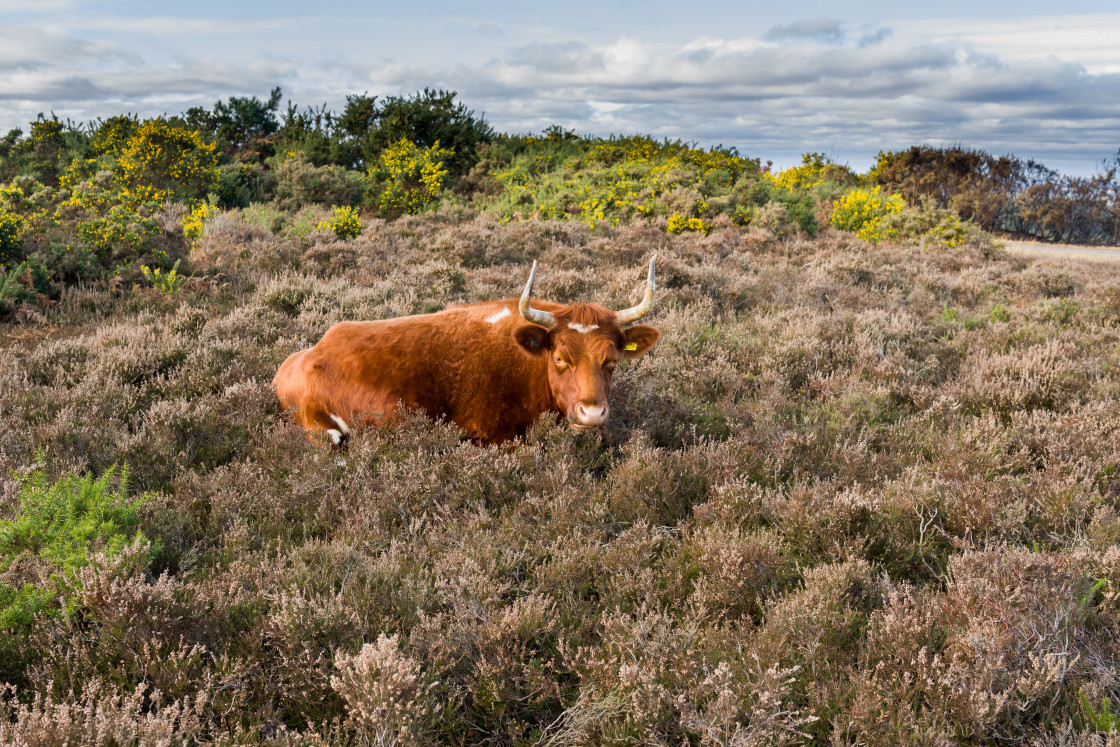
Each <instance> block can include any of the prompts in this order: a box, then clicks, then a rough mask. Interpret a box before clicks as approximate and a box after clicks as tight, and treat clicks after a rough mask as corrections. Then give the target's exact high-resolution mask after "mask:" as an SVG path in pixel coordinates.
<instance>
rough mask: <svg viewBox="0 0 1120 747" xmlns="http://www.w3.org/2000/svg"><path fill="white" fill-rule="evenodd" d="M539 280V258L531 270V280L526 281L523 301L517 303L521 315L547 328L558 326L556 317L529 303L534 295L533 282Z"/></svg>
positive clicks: (522, 296) (534, 261) (522, 295)
mask: <svg viewBox="0 0 1120 747" xmlns="http://www.w3.org/2000/svg"><path fill="white" fill-rule="evenodd" d="M536 280H537V260H535V259H534V260H533V269H532V270H530V271H529V282H528V283H525V291H524V292H523V293H522V294H521V303H519V304H518V305H517V307H518V308H519V309H521V316H523V317H525V321H527V322H532V323H533V324H539V325H540V326H542V327H544V328H545V329H549V328H551V327H555V326H556V317H554V316H553V315H552V314H549V313H548V312H547V311H541V310H540V309H534V308H533V307H532V306H530V305H529V297H530V296H532V295H533V283H535V282H536Z"/></svg>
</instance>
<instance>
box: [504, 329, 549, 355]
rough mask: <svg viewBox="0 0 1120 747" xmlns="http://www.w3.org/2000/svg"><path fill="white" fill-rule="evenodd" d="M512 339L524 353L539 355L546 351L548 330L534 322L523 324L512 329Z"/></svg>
mask: <svg viewBox="0 0 1120 747" xmlns="http://www.w3.org/2000/svg"><path fill="white" fill-rule="evenodd" d="M512 334H513V339H514V341H516V342H517V344H518V346H519V347H520V348H521V350H522V351H523V352H524V353H525V354H526V355H532V356H534V357H535V356H540V355H544V354H545V353H547V352H548V330H546V329H544V328H543V327H538V326H537V325H535V324H523V325H521V326H520V327H518V328H517V329H515V330H513V333H512Z"/></svg>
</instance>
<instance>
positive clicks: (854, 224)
mask: <svg viewBox="0 0 1120 747" xmlns="http://www.w3.org/2000/svg"><path fill="white" fill-rule="evenodd" d="M903 205H904V203H903V200H902V197H901V196H899V195H891V196H890V197H884V196H883V194H882V189H881V187H878V186H875V187H872V188H870V189H854V190H852V191H850V192H848V193H847V194H845V195H844V196H843V197H841V198H840V199H839V200H837V202H836V206H835V207H834V208H833V211H832V225H833V226H835V227H837V228H839V229H841V230H843V231H848V232H850V233H854V234H855V235H857V236H859V237H860V238H861V239H863V240H864V241H870V242H871V243H873V244H874V243H878V242H880V241H883V240H885V239H891V238H894V235H893V233H892V232H891V231H890V230H889V229H888V227H887V225H886V224H885V223H884V221H883V219H884V218H886V217H887V216H888V215H893V214H896V213H899V212H902V207H903Z"/></svg>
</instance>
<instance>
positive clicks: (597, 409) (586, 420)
mask: <svg viewBox="0 0 1120 747" xmlns="http://www.w3.org/2000/svg"><path fill="white" fill-rule="evenodd" d="M609 411H610V408H609V407H607V405H605V404H604V405H593V404H588V403H585V402H580V403H579V404H577V405H576V420H577V421H579V424H580V425H602V424H603V423H604V422H605V421H606V419H607V413H608V412H609Z"/></svg>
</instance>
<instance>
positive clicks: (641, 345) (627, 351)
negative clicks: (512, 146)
mask: <svg viewBox="0 0 1120 747" xmlns="http://www.w3.org/2000/svg"><path fill="white" fill-rule="evenodd" d="M660 339H661V333H660V332H658V331H657V327H651V326H649V325H648V324H638V325H635V326H633V327H631V328H629V329H627V330H624V331H623V332H622V351H621V352H622V356H623V357H624V358H641V357H642V356H643V355H645V354H646V353H648V352H649V351H650V348H652V347H653V346H654V345H656V344H657V341H658V340H660Z"/></svg>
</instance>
